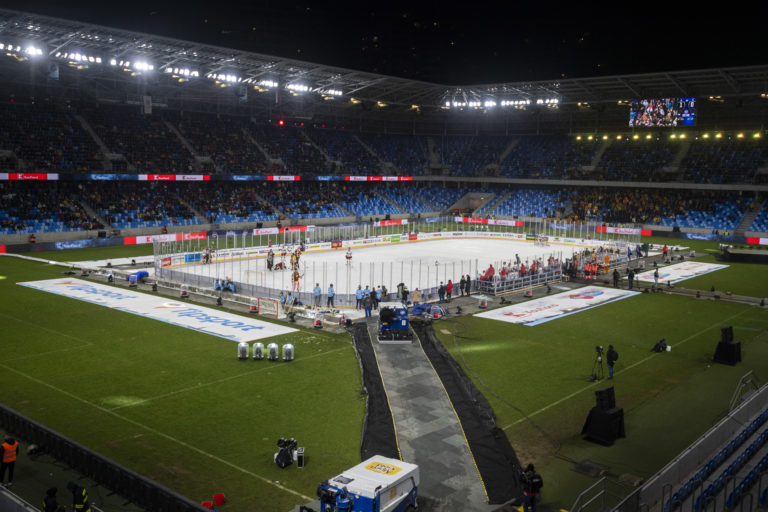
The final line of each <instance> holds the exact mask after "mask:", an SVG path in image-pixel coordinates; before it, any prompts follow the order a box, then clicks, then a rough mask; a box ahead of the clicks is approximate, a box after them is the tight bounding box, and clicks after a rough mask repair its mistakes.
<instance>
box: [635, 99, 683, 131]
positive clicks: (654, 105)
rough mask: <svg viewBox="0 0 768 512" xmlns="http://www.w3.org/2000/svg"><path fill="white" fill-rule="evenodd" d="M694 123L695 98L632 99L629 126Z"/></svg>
mask: <svg viewBox="0 0 768 512" xmlns="http://www.w3.org/2000/svg"><path fill="white" fill-rule="evenodd" d="M695 124H696V98H658V99H651V100H640V101H633V102H632V105H631V106H630V109H629V127H630V128H634V127H648V128H656V127H666V126H669V127H675V126H693V125H695Z"/></svg>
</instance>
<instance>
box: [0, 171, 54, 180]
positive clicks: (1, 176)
mask: <svg viewBox="0 0 768 512" xmlns="http://www.w3.org/2000/svg"><path fill="white" fill-rule="evenodd" d="M58 179H59V175H58V174H56V173H46V172H0V180H14V181H17V180H18V181H56V180H58Z"/></svg>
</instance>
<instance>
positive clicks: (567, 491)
mask: <svg viewBox="0 0 768 512" xmlns="http://www.w3.org/2000/svg"><path fill="white" fill-rule="evenodd" d="M661 242H662V243H663V242H664V240H661ZM669 242H670V243H675V242H676V243H679V242H680V241H679V240H678V241H669ZM684 242H688V241H684ZM691 242H692V243H691V244H687V245H692V246H693V245H695V246H696V249H697V250H704V249H706V248H715V247H716V244H712V243H706V242H700V241H691ZM147 253H151V246H136V247H116V248H100V249H85V250H78V251H61V252H55V253H36V254H34V256H38V257H42V258H49V259H56V260H61V261H77V260H84V259H101V258H116V257H128V256H135V255H140V254H147ZM708 258H710V256H706V257H705V258H704V261H709V259H708ZM61 271H62V269H61V268H60V267H57V266H53V265H45V264H39V263H32V262H25V261H21V260H17V259H15V258H10V257H2V258H0V276H3V277H4V279H0V319H2V322H3V325H4V328H3V331H4V335H3V336H2V338H0V351H2V352H1V353H2V354H3V356H2V358H0V368H1V369H2V371H0V389H2V390H3V402H4V403H6V404H7V405H9V406H11V407H13V408H15V409H17V410H19V411H20V412H22V413H23V414H26V415H27V416H30V417H31V418H33V419H35V420H37V421H40V422H42V423H45V424H46V425H48V426H50V427H51V428H53V429H55V430H58V431H59V432H61V433H63V434H65V435H67V436H70V437H72V438H74V439H75V440H77V441H79V442H81V443H83V444H85V445H86V446H88V447H89V448H92V449H94V450H96V451H98V452H101V453H103V454H104V455H106V456H108V457H110V458H112V459H114V460H116V461H117V462H120V463H122V464H124V465H126V466H128V467H131V468H132V469H135V470H136V471H138V472H140V473H142V474H144V475H146V476H148V477H150V478H153V479H155V480H157V481H159V482H160V483H162V484H164V485H166V486H168V487H171V488H172V489H174V490H177V491H178V492H180V493H182V494H185V495H186V496H189V497H190V498H191V499H193V500H202V499H205V498H209V497H210V495H211V493H212V492H214V491H224V492H226V493H227V494H228V496H229V498H230V502H229V503H228V504H227V510H230V511H250V510H275V511H285V510H289V509H290V508H291V507H292V506H293V505H295V504H299V503H303V502H305V501H307V500H308V498H309V497H311V496H314V491H315V489H316V486H317V484H318V483H319V482H321V481H322V480H324V479H326V478H329V477H331V476H333V475H335V474H336V473H338V472H339V471H341V470H343V469H346V468H348V467H351V466H352V465H354V464H356V463H357V462H359V447H360V433H361V428H362V421H363V417H364V414H365V411H364V407H365V401H364V397H362V396H361V395H360V392H359V391H360V374H359V366H358V363H357V360H356V357H355V355H354V351H353V349H352V347H351V344H350V340H349V337H348V336H347V335H345V334H339V335H334V334H331V333H326V332H317V331H311V332H309V331H302V332H298V333H293V334H290V335H285V336H283V337H280V338H279V339H278V340H277V341H278V342H279V343H286V342H291V343H293V344H294V345H295V346H296V354H297V357H296V360H295V361H294V362H292V363H279V364H268V363H266V362H253V361H249V362H240V361H237V360H236V358H235V344H234V343H232V342H229V341H225V340H222V339H219V338H215V337H211V336H208V335H205V334H200V333H196V332H194V331H191V330H186V329H181V328H177V327H174V326H171V325H167V324H163V323H160V322H156V321H153V320H149V319H144V318H141V317H137V316H134V315H126V314H124V313H121V312H118V311H113V310H109V309H107V308H102V307H99V306H95V305H91V304H87V303H84V302H80V301H76V300H71V299H66V298H63V297H58V296H54V295H50V294H46V293H44V292H40V291H35V290H31V289H28V288H25V287H22V286H17V285H16V284H15V283H16V282H20V281H28V280H39V279H50V278H54V277H60V276H61ZM726 272H727V274H720V273H726ZM767 272H768V268H766V270H763V267H760V266H754V265H732V266H731V267H730V268H729V269H727V270H721V271H718V272H714V273H712V274H709V275H707V276H703V277H701V278H697V279H695V280H694V279H692V280H689V281H684V282H683V283H680V284H679V285H678V286H684V287H687V288H698V289H709V288H710V286H711V284H709V283H711V282H712V283H714V282H717V283H720V282H721V279H722V280H724V281H725V282H726V283H727V285H728V286H725V285H723V286H722V288H721V286H720V285H719V284H716V285H715V286H716V288H717V289H723V290H725V289H730V290H731V291H733V293H745V294H748V295H755V294H756V293H757V292H760V291H764V290H765V289H766V288H768V286H766V283H768V273H767ZM722 275H725V277H721V276H722ZM713 280H716V281H713ZM696 281H701V282H700V283H697V282H696ZM758 296H759V295H758ZM725 325H733V326H734V333H735V335H736V338H737V339H739V340H741V341H742V343H743V349H742V350H743V354H744V362H743V363H741V364H739V365H737V366H735V367H726V366H722V365H711V364H710V360H711V358H712V355H713V353H714V349H715V344H716V342H717V340H718V338H719V335H720V327H722V326H725ZM435 327H436V332H437V334H438V337H440V338H441V340H442V341H443V343H444V344H445V345H446V347H448V349H449V350H450V351H451V353H452V354H453V355H454V357H456V358H457V360H459V362H460V363H461V364H462V365H463V366H464V367H465V369H466V371H467V373H468V374H469V375H471V376H473V378H474V379H475V381H476V383H477V385H478V387H479V388H480V390H481V391H482V392H483V393H484V394H485V395H486V397H487V398H488V399H489V400H490V402H491V404H492V405H493V407H494V409H495V411H496V414H497V421H498V424H499V425H500V426H501V427H503V428H504V429H505V432H506V433H507V435H508V437H509V438H510V441H511V442H512V444H513V446H514V447H515V449H516V451H517V453H518V456H519V458H520V459H521V461H523V462H527V461H533V462H536V463H537V466H538V468H539V469H540V471H541V472H542V474H543V476H544V478H545V481H546V486H545V489H544V503H545V504H548V505H553V506H558V507H565V508H568V507H570V505H571V504H572V503H573V499H574V498H575V497H576V495H577V494H578V493H579V492H580V491H581V490H583V489H584V487H586V486H587V485H589V484H590V483H592V482H593V481H594V480H593V479H591V478H589V477H585V476H583V475H580V474H578V473H576V472H574V471H572V462H571V461H573V460H582V459H591V460H594V461H596V462H600V463H602V464H604V465H606V466H608V467H609V468H610V469H609V474H612V475H616V476H618V475H620V474H624V473H631V474H635V475H638V476H641V477H647V476H649V475H650V474H652V473H653V472H654V471H656V470H657V469H658V468H660V467H661V466H663V465H664V464H665V463H666V462H667V461H668V460H669V459H670V458H671V457H672V456H674V455H675V454H676V453H678V452H679V451H680V450H681V449H683V448H684V447H685V446H686V445H687V444H689V443H690V442H691V441H692V440H693V439H695V438H696V437H697V436H699V435H700V434H701V433H702V432H704V431H705V430H706V429H707V428H709V427H710V426H711V425H712V424H713V423H714V422H716V421H717V420H718V419H719V418H720V417H722V415H723V414H724V413H725V412H726V411H727V406H728V400H729V399H730V396H731V394H732V393H733V390H734V387H735V385H736V382H737V381H738V379H739V377H740V376H741V375H743V374H744V373H746V372H747V371H748V370H754V371H755V373H756V374H757V376H758V377H759V378H761V379H762V380H763V381H765V380H766V379H768V335H767V334H766V329H768V311H767V310H765V309H761V308H758V307H756V306H747V305H744V304H737V303H731V302H725V301H714V300H696V299H694V298H690V297H683V296H676V295H666V294H642V295H638V296H635V297H631V298H628V299H625V300H621V301H618V302H615V303H612V304H608V305H605V306H601V307H598V308H595V309H592V310H589V311H585V312H582V313H579V314H576V315H571V316H567V317H564V318H561V319H558V320H555V321H551V322H547V323H544V324H541V325H538V326H535V327H526V326H518V325H513V324H507V323H502V322H498V321H493V320H486V319H480V318H475V317H469V316H465V317H459V318H454V319H450V320H445V321H441V322H440V323H438V324H435ZM454 334H455V338H454ZM659 338H666V340H667V342H668V343H669V344H670V345H671V346H672V351H671V352H669V353H665V354H654V353H652V352H651V351H650V348H651V347H652V345H653V344H654V343H655V341H656V340H658V339H659ZM608 344H613V345H615V346H616V348H617V350H618V351H619V353H620V359H619V362H618V365H617V375H616V379H615V380H614V381H613V384H615V387H616V396H617V402H618V405H619V406H621V407H623V408H624V409H625V413H626V428H627V438H626V439H623V440H619V441H618V442H617V443H616V444H615V445H614V446H613V447H610V448H607V447H602V446H598V445H595V444H593V443H590V442H587V441H584V440H582V439H581V436H580V435H579V432H580V430H581V426H582V424H583V422H584V419H585V418H586V415H587V413H588V411H589V409H590V407H592V405H593V404H594V394H593V392H594V390H595V389H597V388H598V387H602V386H604V385H605V384H606V383H607V382H608V381H603V382H601V383H599V384H595V383H590V382H588V380H587V378H588V376H589V374H590V373H591V370H592V364H593V362H594V358H595V351H594V347H595V346H596V345H604V346H607V345H608ZM522 413H525V415H527V417H528V418H529V419H526V417H525V416H523V414H522ZM534 422H535V425H534ZM283 436H293V437H296V438H297V439H298V440H299V444H300V445H303V446H306V447H307V453H308V464H307V468H305V469H302V470H298V469H297V468H295V467H291V468H289V469H286V470H280V469H278V468H277V467H276V466H275V465H274V463H273V462H272V454H273V452H274V451H275V449H276V446H275V442H276V440H277V439H278V438H279V437H283ZM423 470H427V469H423ZM277 482H279V483H277Z"/></svg>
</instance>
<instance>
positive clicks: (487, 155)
mask: <svg viewBox="0 0 768 512" xmlns="http://www.w3.org/2000/svg"><path fill="white" fill-rule="evenodd" d="M511 141H512V139H511V138H510V137H504V136H482V137H461V136H454V137H441V138H440V139H437V140H436V141H435V142H436V144H437V146H438V147H439V153H440V154H441V160H442V162H443V163H446V164H448V165H450V167H451V174H452V175H453V176H483V175H485V173H484V172H482V171H483V169H484V168H485V167H486V166H487V165H489V164H494V163H495V164H498V163H499V161H500V158H501V154H502V152H503V151H504V150H505V149H506V148H507V146H509V144H510V143H511Z"/></svg>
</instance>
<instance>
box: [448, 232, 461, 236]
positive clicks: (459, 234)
mask: <svg viewBox="0 0 768 512" xmlns="http://www.w3.org/2000/svg"><path fill="white" fill-rule="evenodd" d="M451 236H464V233H462V232H457V233H451Z"/></svg>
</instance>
